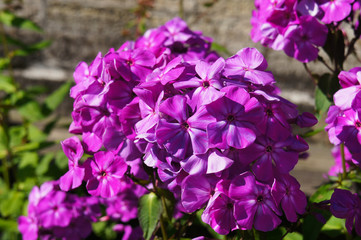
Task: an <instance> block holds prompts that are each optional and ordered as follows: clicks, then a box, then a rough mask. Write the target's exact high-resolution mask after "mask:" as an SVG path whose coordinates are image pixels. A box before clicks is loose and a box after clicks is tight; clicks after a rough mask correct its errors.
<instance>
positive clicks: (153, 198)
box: [138, 193, 163, 240]
mask: <svg viewBox="0 0 361 240" xmlns="http://www.w3.org/2000/svg"><path fill="white" fill-rule="evenodd" d="M162 211H163V209H162V203H161V199H160V198H159V197H158V196H157V195H156V194H155V193H148V194H146V195H144V196H142V197H141V198H140V200H139V208H138V217H139V223H140V226H141V228H142V230H143V236H144V238H145V239H146V240H148V239H150V238H151V237H152V235H153V234H154V231H155V228H156V227H157V225H158V222H159V220H160V216H161V214H162Z"/></svg>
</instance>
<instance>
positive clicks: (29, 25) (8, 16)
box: [0, 11, 43, 32]
mask: <svg viewBox="0 0 361 240" xmlns="http://www.w3.org/2000/svg"><path fill="white" fill-rule="evenodd" d="M0 22H2V23H3V24H5V25H7V26H10V27H16V28H21V29H28V30H32V31H36V32H42V31H43V30H42V29H41V28H40V27H39V26H38V25H37V24H36V23H34V22H32V21H30V20H28V19H25V18H21V17H17V16H15V15H14V14H13V13H11V12H9V11H1V12H0Z"/></svg>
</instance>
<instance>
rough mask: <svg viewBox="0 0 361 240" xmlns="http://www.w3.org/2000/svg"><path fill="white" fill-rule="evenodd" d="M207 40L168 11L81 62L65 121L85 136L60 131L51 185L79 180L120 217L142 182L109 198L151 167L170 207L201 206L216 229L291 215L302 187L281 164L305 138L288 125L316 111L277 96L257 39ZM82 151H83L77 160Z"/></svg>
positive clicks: (271, 223)
mask: <svg viewBox="0 0 361 240" xmlns="http://www.w3.org/2000/svg"><path fill="white" fill-rule="evenodd" d="M210 47H211V39H210V38H207V37H205V36H203V35H202V34H201V33H200V32H193V31H191V30H190V29H189V28H188V27H187V25H186V23H185V22H184V21H183V20H181V19H180V18H175V19H173V20H171V21H169V22H167V23H166V24H165V25H163V26H160V27H158V28H156V29H151V30H148V31H147V32H146V33H145V34H144V36H142V37H140V38H139V39H137V40H136V41H135V42H126V43H125V44H123V45H122V46H121V47H120V48H119V49H118V50H114V49H111V50H109V52H108V53H107V54H105V55H104V56H103V55H102V54H100V53H99V54H98V56H97V57H96V58H95V60H94V61H93V62H92V63H91V64H90V65H87V64H86V63H84V62H82V63H80V64H79V65H78V66H77V68H76V70H75V72H74V79H75V82H76V85H75V86H74V87H73V88H72V89H71V92H70V95H71V97H73V98H74V111H73V113H72V117H73V120H74V121H73V123H72V124H71V126H70V132H71V133H74V134H77V135H80V136H81V139H82V140H80V139H79V138H78V137H75V136H74V137H72V138H69V139H66V140H65V141H63V142H62V147H63V150H64V153H65V154H66V156H67V157H68V159H69V171H68V172H67V173H65V174H64V175H63V176H62V177H61V178H60V188H61V189H62V190H64V191H69V190H71V189H74V188H77V187H79V186H80V185H81V184H82V183H83V182H85V184H86V189H87V191H88V193H89V194H90V195H92V196H94V197H100V198H103V199H107V200H105V201H107V202H108V204H110V203H111V204H113V205H112V206H109V207H108V208H107V214H108V216H109V218H110V219H120V220H121V221H124V222H125V221H127V220H128V218H133V217H135V216H136V211H134V212H132V211H130V212H129V213H128V214H129V216H127V215H126V214H124V212H122V209H123V208H125V205H127V206H128V205H130V206H136V205H137V203H136V201H137V198H138V197H139V196H141V194H144V192H138V193H136V194H134V196H135V197H134V198H132V197H129V196H131V194H130V195H127V198H126V199H124V198H122V197H120V198H118V199H117V200H115V201H113V200H111V199H113V198H114V197H115V196H119V195H122V194H123V193H124V192H126V191H130V192H132V191H134V189H128V190H126V191H125V190H124V188H123V186H122V184H123V182H124V181H125V182H127V181H131V180H130V179H133V180H134V179H139V180H144V181H147V180H149V176H151V177H152V178H156V179H157V180H156V184H157V187H161V188H165V189H168V190H170V191H171V192H172V193H173V194H174V196H175V199H176V202H177V203H176V210H175V217H179V216H181V215H182V214H184V213H191V212H194V211H197V210H199V209H202V208H205V209H204V211H203V214H202V219H203V221H204V222H205V223H207V224H209V225H210V226H211V227H212V228H213V229H214V230H215V231H216V232H218V233H220V234H228V233H229V232H230V231H232V230H234V229H242V230H245V229H251V228H253V227H254V228H255V229H257V230H261V231H271V230H273V229H275V228H276V227H277V226H278V225H279V224H280V223H281V216H282V215H285V217H286V218H287V220H289V221H291V222H296V221H297V219H298V214H303V213H304V212H305V208H306V196H305V194H304V193H303V192H302V191H301V190H300V185H299V183H298V182H297V180H296V179H295V178H294V177H292V176H291V175H290V174H289V172H290V171H291V170H292V169H293V168H294V166H295V165H296V163H297V161H298V158H299V154H301V153H303V152H305V151H306V150H307V149H308V145H307V143H306V142H305V141H304V140H303V139H302V138H301V137H300V136H297V135H294V134H293V133H292V127H293V125H298V126H299V127H310V126H312V125H314V124H315V123H316V122H317V120H316V119H315V117H314V116H313V115H312V114H309V113H303V114H299V113H298V110H297V106H296V105H294V104H292V103H291V102H289V101H287V100H286V99H284V98H282V97H280V96H279V95H278V94H279V89H278V88H277V87H276V86H275V80H274V77H273V74H272V73H271V72H269V71H267V70H266V69H267V62H266V60H265V58H264V57H263V56H262V54H261V53H260V52H259V51H258V50H257V49H254V48H244V49H241V50H240V51H239V52H237V53H236V54H235V55H234V56H232V57H230V58H228V59H223V58H222V57H219V55H218V54H217V53H215V52H212V51H211V50H210ZM84 153H86V154H87V155H90V156H91V157H89V158H87V159H86V160H85V161H83V158H84V157H83V155H84ZM150 170H151V171H152V172H153V174H152V173H150ZM159 180H160V181H159ZM150 182H152V181H150ZM146 187H147V188H148V189H151V188H152V187H153V186H152V185H151V184H149V185H148V186H146ZM133 200H134V202H133ZM119 211H120V213H119ZM118 227H119V229H120V230H123V231H124V229H125V226H124V225H119V226H118Z"/></svg>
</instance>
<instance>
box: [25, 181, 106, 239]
mask: <svg viewBox="0 0 361 240" xmlns="http://www.w3.org/2000/svg"><path fill="white" fill-rule="evenodd" d="M100 214H101V211H100V205H99V200H98V199H97V198H95V197H91V196H90V197H78V196H77V195H75V194H69V193H66V192H63V191H61V190H60V189H59V184H58V182H45V183H44V184H43V185H41V187H40V188H38V187H34V188H33V189H32V191H31V193H30V195H29V205H28V216H27V217H25V216H21V217H20V218H19V220H18V222H19V230H20V232H21V233H22V234H23V238H24V239H29V240H33V239H34V240H36V239H38V238H40V239H83V238H85V237H87V236H88V235H90V233H91V231H92V226H91V223H92V222H94V221H96V220H97V218H98V217H99V216H100Z"/></svg>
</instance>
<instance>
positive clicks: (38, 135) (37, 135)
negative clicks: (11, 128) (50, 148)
mask: <svg viewBox="0 0 361 240" xmlns="http://www.w3.org/2000/svg"><path fill="white" fill-rule="evenodd" d="M28 137H29V140H30V141H31V142H41V141H45V140H46V138H47V135H46V134H44V133H43V132H42V131H41V130H40V129H39V128H37V127H36V126H34V125H32V124H29V126H28Z"/></svg>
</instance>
